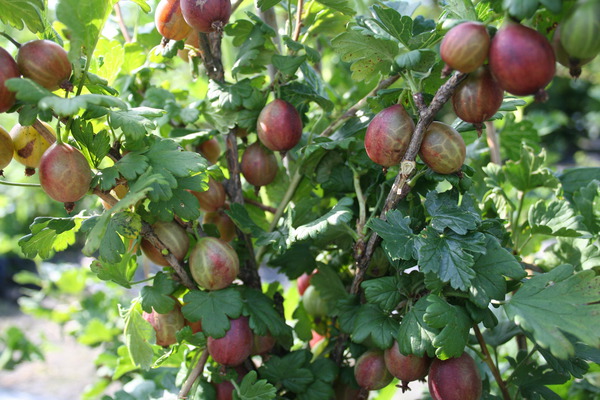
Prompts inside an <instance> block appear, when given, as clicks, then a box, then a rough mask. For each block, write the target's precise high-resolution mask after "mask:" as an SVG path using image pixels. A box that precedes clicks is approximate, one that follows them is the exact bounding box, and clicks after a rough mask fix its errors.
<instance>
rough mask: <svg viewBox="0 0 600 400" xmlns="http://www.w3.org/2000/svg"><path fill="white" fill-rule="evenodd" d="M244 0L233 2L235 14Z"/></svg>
mask: <svg viewBox="0 0 600 400" xmlns="http://www.w3.org/2000/svg"><path fill="white" fill-rule="evenodd" d="M243 2H244V0H237V1H236V2H235V3H233V4H232V5H231V14H233V13H234V12H235V10H237V9H238V8H240V6H241V5H242V3H243Z"/></svg>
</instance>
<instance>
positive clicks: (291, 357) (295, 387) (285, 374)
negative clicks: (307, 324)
mask: <svg viewBox="0 0 600 400" xmlns="http://www.w3.org/2000/svg"><path fill="white" fill-rule="evenodd" d="M311 356H312V355H311V353H310V352H309V351H306V350H300V351H294V352H291V353H289V354H286V355H285V356H283V357H278V356H272V357H271V358H270V359H269V360H268V361H267V362H266V363H265V364H264V365H263V366H262V367H261V368H260V369H259V372H260V375H261V376H263V377H265V378H267V380H269V381H270V382H277V383H279V384H281V385H283V387H285V388H286V389H288V390H290V391H292V392H294V393H302V392H304V391H306V389H307V388H308V386H309V385H310V384H311V383H312V382H313V381H314V380H315V377H314V376H313V374H312V372H311V371H310V370H309V369H308V368H307V367H308V365H309V362H310V359H311Z"/></svg>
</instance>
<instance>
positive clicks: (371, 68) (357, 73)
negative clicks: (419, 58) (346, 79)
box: [331, 31, 398, 82]
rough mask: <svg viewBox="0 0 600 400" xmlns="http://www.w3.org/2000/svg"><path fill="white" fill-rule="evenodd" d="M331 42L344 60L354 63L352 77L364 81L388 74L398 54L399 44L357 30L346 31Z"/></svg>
mask: <svg viewBox="0 0 600 400" xmlns="http://www.w3.org/2000/svg"><path fill="white" fill-rule="evenodd" d="M331 44H332V45H333V48H334V49H335V51H336V52H337V53H338V54H339V55H341V57H342V61H344V62H349V63H352V65H351V66H350V70H351V71H352V79H353V80H355V81H359V82H360V81H364V80H371V79H374V78H375V77H377V76H378V75H379V73H381V74H387V73H388V72H389V70H390V67H391V66H392V63H393V62H394V59H395V58H396V56H397V55H398V46H397V44H396V43H394V42H393V41H391V40H385V39H379V38H375V37H372V36H365V35H362V34H361V33H359V32H356V31H347V32H344V33H342V34H340V35H338V36H336V37H335V38H333V39H332V41H331Z"/></svg>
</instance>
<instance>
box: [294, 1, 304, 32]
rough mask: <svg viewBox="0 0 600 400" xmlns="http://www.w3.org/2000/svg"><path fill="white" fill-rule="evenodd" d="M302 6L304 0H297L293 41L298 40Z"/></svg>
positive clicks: (300, 28)
mask: <svg viewBox="0 0 600 400" xmlns="http://www.w3.org/2000/svg"><path fill="white" fill-rule="evenodd" d="M303 7H304V0H298V5H297V6H296V28H295V29H294V35H293V36H292V39H293V40H294V42H297V41H298V38H299V37H300V31H301V30H302V8H303Z"/></svg>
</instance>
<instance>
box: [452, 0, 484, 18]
mask: <svg viewBox="0 0 600 400" xmlns="http://www.w3.org/2000/svg"><path fill="white" fill-rule="evenodd" d="M444 9H445V10H446V11H447V12H448V16H449V17H451V18H453V19H458V20H461V19H462V20H467V21H477V12H476V11H475V6H474V5H473V2H471V1H465V0H447V1H446V2H445V5H444Z"/></svg>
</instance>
